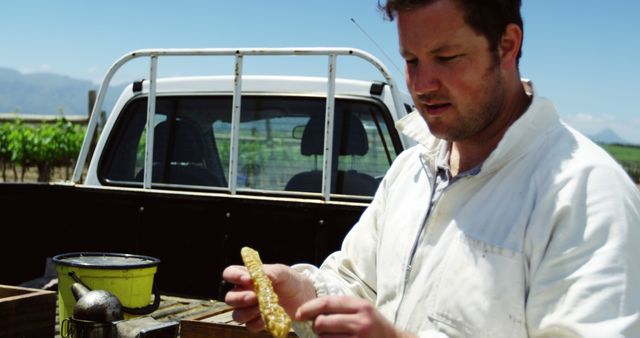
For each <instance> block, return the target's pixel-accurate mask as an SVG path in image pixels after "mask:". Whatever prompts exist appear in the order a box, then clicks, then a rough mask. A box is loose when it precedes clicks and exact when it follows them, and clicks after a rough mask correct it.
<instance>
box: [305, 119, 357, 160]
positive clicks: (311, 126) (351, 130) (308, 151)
mask: <svg viewBox="0 0 640 338" xmlns="http://www.w3.org/2000/svg"><path fill="white" fill-rule="evenodd" d="M324 125H325V123H324V115H322V114H315V115H312V116H311V118H310V119H309V122H307V125H306V126H305V128H304V132H303V133H302V141H301V143H300V152H301V153H302V155H306V156H309V155H322V154H323V148H324ZM333 147H334V149H339V150H340V151H339V154H340V155H341V156H343V155H359V156H362V155H365V154H366V153H367V152H368V151H369V141H368V139H367V132H366V131H365V129H364V126H363V125H362V121H360V119H359V118H358V117H357V116H355V115H354V114H351V113H349V112H344V113H342V114H340V113H338V112H336V114H335V116H334V129H333Z"/></svg>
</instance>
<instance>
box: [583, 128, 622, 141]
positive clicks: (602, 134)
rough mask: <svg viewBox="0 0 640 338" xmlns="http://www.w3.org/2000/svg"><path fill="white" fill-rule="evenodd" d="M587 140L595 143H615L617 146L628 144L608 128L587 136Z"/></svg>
mask: <svg viewBox="0 0 640 338" xmlns="http://www.w3.org/2000/svg"><path fill="white" fill-rule="evenodd" d="M589 138H590V139H591V140H593V141H594V142H597V143H605V144H611V143H617V144H629V142H628V141H627V140H625V139H623V138H622V137H620V136H619V135H618V134H616V132H614V131H613V130H611V129H609V128H605V129H602V130H601V131H599V132H598V133H596V134H593V135H589Z"/></svg>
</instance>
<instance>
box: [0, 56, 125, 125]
mask: <svg viewBox="0 0 640 338" xmlns="http://www.w3.org/2000/svg"><path fill="white" fill-rule="evenodd" d="M98 87H99V86H98V85H97V84H95V83H92V82H90V81H86V80H78V79H73V78H71V77H68V76H62V75H56V74H49V73H33V74H24V73H20V72H18V71H16V70H13V69H9V68H2V67H0V113H10V112H15V111H18V112H19V113H21V114H42V115H57V114H59V112H60V110H61V109H62V111H63V112H64V114H65V115H87V110H88V92H89V90H97V89H98ZM122 88H123V85H122V86H117V89H116V88H113V90H109V91H108V92H107V97H106V98H105V105H104V106H103V107H111V106H113V103H114V102H115V100H116V98H117V96H118V95H119V94H120V92H121V90H122Z"/></svg>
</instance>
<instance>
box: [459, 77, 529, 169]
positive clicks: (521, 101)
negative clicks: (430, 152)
mask: <svg viewBox="0 0 640 338" xmlns="http://www.w3.org/2000/svg"><path fill="white" fill-rule="evenodd" d="M518 88H519V89H518V90H517V92H516V93H514V95H513V96H512V97H513V98H514V99H513V100H510V102H509V103H508V104H507V106H506V107H505V113H504V114H503V115H502V116H503V117H502V118H501V119H500V120H499V121H497V122H498V123H497V124H496V125H495V126H494V127H493V128H492V129H493V130H488V131H487V132H485V133H484V134H483V135H480V136H479V137H477V138H474V139H472V140H461V141H454V142H452V143H451V151H450V156H449V167H450V170H451V174H452V175H453V176H456V175H458V174H459V173H460V172H463V171H466V170H469V169H471V168H473V167H475V166H477V165H478V164H480V163H482V162H483V161H484V160H486V159H487V157H489V155H490V154H491V152H492V151H493V150H494V149H495V148H496V147H497V146H498V143H500V140H502V137H503V136H504V134H505V133H506V132H507V130H508V129H509V127H510V126H511V125H512V124H513V123H514V122H515V121H516V120H517V119H518V118H520V116H522V114H524V112H525V111H526V110H527V108H528V107H529V104H530V103H531V97H529V96H528V95H527V93H526V92H525V90H524V88H523V87H518ZM520 88H521V89H520Z"/></svg>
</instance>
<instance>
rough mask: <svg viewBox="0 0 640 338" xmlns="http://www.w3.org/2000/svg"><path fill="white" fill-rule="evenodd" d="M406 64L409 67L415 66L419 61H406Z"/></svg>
mask: <svg viewBox="0 0 640 338" xmlns="http://www.w3.org/2000/svg"><path fill="white" fill-rule="evenodd" d="M404 62H405V63H406V64H407V66H414V65H416V64H417V63H418V59H405V60H404Z"/></svg>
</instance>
